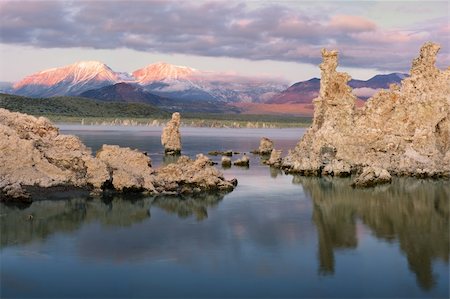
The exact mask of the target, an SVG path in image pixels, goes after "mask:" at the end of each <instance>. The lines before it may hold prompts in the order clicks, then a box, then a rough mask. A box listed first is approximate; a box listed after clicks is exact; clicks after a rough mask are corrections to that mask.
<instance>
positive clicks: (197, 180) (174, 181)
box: [153, 154, 237, 193]
mask: <svg viewBox="0 0 450 299" xmlns="http://www.w3.org/2000/svg"><path fill="white" fill-rule="evenodd" d="M236 184H237V181H236V180H235V179H233V180H226V179H225V178H224V177H223V174H222V173H221V172H220V171H219V170H217V169H216V168H215V167H213V166H211V165H210V159H209V158H208V157H206V156H204V155H202V154H200V155H197V159H196V160H191V159H189V157H187V156H181V157H180V158H179V159H178V161H177V163H174V164H169V165H167V166H164V167H161V168H159V169H156V170H155V173H154V177H153V185H154V186H155V188H156V190H157V191H158V192H160V193H198V192H203V191H217V190H219V191H231V190H233V189H234V186H235V185H236Z"/></svg>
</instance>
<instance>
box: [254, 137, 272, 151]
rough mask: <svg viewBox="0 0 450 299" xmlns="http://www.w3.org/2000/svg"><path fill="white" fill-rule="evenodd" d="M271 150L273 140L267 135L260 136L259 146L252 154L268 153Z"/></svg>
mask: <svg viewBox="0 0 450 299" xmlns="http://www.w3.org/2000/svg"><path fill="white" fill-rule="evenodd" d="M272 150H273V141H272V140H270V139H269V138H267V137H262V138H261V140H260V142H259V148H258V149H257V150H254V151H252V153H253V154H258V155H269V154H270V153H271V152H272Z"/></svg>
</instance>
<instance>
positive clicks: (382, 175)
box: [352, 166, 392, 188]
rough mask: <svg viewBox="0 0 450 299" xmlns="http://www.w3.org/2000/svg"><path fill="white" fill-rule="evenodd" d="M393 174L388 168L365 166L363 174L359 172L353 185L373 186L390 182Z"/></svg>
mask: <svg viewBox="0 0 450 299" xmlns="http://www.w3.org/2000/svg"><path fill="white" fill-rule="evenodd" d="M391 181H392V176H391V175H390V174H389V172H388V171H387V170H386V169H382V168H378V167H371V166H368V167H364V168H363V170H362V172H361V174H359V175H358V176H357V177H356V178H355V179H354V180H353V182H352V186H353V187H356V188H366V187H373V186H375V185H381V184H386V183H390V182H391Z"/></svg>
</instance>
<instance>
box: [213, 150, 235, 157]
mask: <svg viewBox="0 0 450 299" xmlns="http://www.w3.org/2000/svg"><path fill="white" fill-rule="evenodd" d="M233 153H234V154H237V152H233V151H232V150H228V151H224V152H222V151H210V152H208V155H210V156H227V157H232V156H233Z"/></svg>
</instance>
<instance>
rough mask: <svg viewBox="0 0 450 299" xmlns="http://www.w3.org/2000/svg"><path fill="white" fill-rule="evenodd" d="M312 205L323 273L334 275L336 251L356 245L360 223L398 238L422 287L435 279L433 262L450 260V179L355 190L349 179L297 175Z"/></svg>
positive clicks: (382, 235)
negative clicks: (357, 228) (357, 223)
mask: <svg viewBox="0 0 450 299" xmlns="http://www.w3.org/2000/svg"><path fill="white" fill-rule="evenodd" d="M293 182H294V183H297V184H301V185H302V186H303V188H304V190H305V193H306V194H307V195H308V196H310V197H311V199H312V200H313V203H314V211H313V221H314V223H315V224H316V226H317V231H318V239H319V253H318V254H319V260H320V263H319V264H320V269H319V273H321V274H332V273H334V267H335V265H334V251H335V250H336V249H341V248H355V247H357V245H358V239H357V235H356V221H357V219H361V221H362V222H363V223H364V224H365V225H366V226H367V227H369V228H370V229H371V230H372V232H373V234H374V235H375V236H376V237H377V238H380V239H384V240H386V241H388V242H394V241H397V242H398V243H399V244H400V249H401V250H402V252H404V254H405V255H406V257H407V260H408V265H409V268H410V270H411V271H412V272H414V273H415V275H416V278H417V281H418V284H419V285H420V286H421V287H422V288H423V289H427V290H428V289H431V288H432V287H433V285H434V284H435V281H436V277H435V275H434V274H433V268H432V264H433V261H435V260H437V259H441V260H443V261H444V262H446V263H448V261H449V198H450V185H449V184H448V181H447V182H446V181H429V180H416V179H408V178H398V179H396V180H395V181H394V182H393V183H392V184H391V185H385V186H380V187H377V188H373V189H367V190H357V189H353V188H351V187H349V184H350V181H349V180H347V179H327V178H310V177H300V176H296V177H294V179H293Z"/></svg>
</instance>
